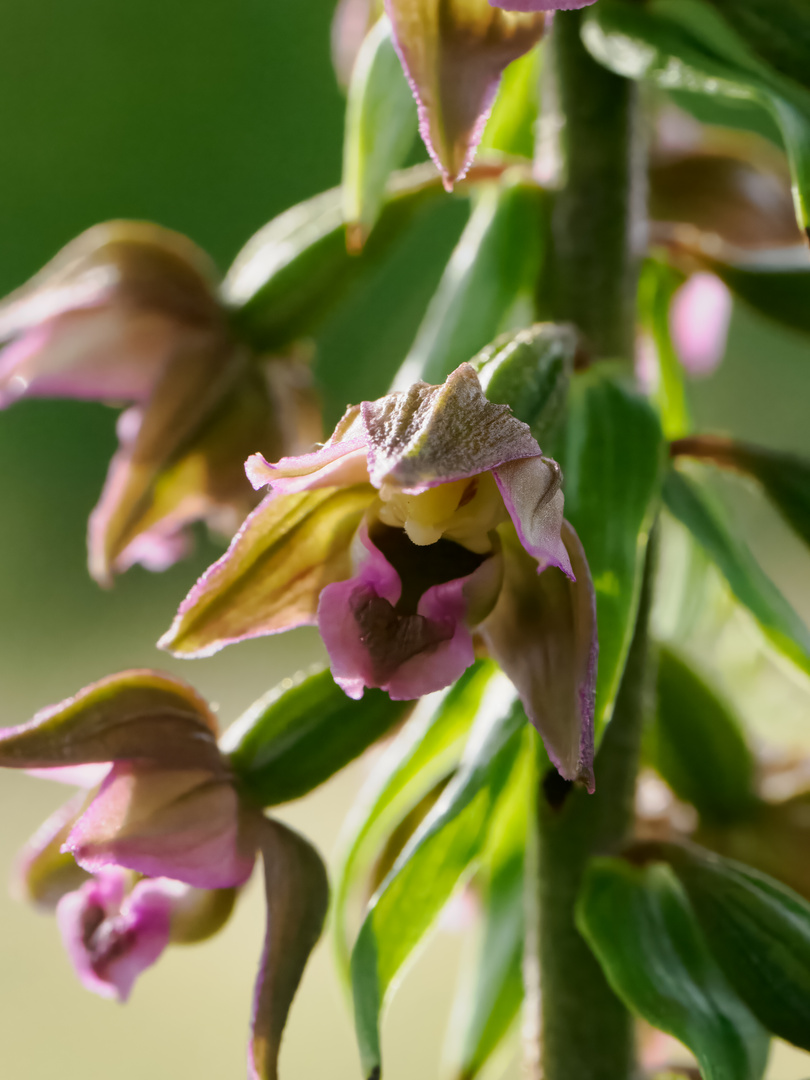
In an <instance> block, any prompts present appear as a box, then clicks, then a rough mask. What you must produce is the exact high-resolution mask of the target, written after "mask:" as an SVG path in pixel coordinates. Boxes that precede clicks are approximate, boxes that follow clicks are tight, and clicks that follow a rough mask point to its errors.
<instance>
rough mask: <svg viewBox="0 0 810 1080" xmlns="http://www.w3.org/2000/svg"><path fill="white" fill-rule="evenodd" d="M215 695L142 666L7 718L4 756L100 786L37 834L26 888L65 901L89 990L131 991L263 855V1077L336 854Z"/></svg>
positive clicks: (259, 1006) (74, 957)
mask: <svg viewBox="0 0 810 1080" xmlns="http://www.w3.org/2000/svg"><path fill="white" fill-rule="evenodd" d="M216 730H217V729H216V722H215V720H214V717H213V715H212V713H211V711H210V709H209V708H208V706H207V704H206V703H205V702H204V701H203V700H202V698H200V697H199V696H198V695H197V694H196V693H195V692H194V690H192V689H191V687H189V686H187V685H186V684H185V683H182V682H181V681H180V680H177V679H173V678H171V677H170V676H167V675H162V674H160V673H159V672H154V671H129V672H123V673H122V674H120V675H115V676H111V677H110V678H108V679H104V680H102V681H101V682H99V683H95V684H93V685H92V686H89V687H86V688H85V689H84V690H82V691H81V692H80V693H79V694H77V695H76V696H75V697H72V698H68V699H67V700H66V701H63V702H61V703H60V704H59V705H55V706H53V707H51V708H49V709H46V710H44V711H42V712H41V713H38V714H37V715H36V716H35V717H34V719H33V720H32V721H30V722H29V723H27V724H23V725H21V726H19V727H15V728H9V729H5V730H3V731H1V732H0V767H8V768H23V769H26V770H28V771H35V772H36V773H37V775H41V776H52V778H53V779H57V780H60V781H63V782H64V781H66V782H74V783H82V784H87V785H88V788H89V789H88V790H85V791H83V792H82V793H81V794H80V795H79V796H77V797H75V798H73V799H72V800H71V801H70V802H69V803H68V804H67V805H66V806H65V807H63V808H62V809H61V810H59V811H58V812H57V813H56V814H54V815H53V816H52V817H51V819H50V820H49V821H47V822H46V823H45V824H44V825H43V826H42V827H41V828H40V829H39V830H38V831H37V833H36V835H35V836H34V837H33V838H32V840H31V841H30V842H29V844H28V845H27V846H26V848H25V850H24V852H23V854H22V857H21V859H20V860H19V863H18V867H17V882H16V883H17V889H18V892H21V893H23V894H24V895H25V896H27V897H28V898H29V899H31V900H33V901H34V902H35V903H36V904H38V906H40V907H44V908H46V909H49V910H54V909H55V911H56V917H57V921H58V924H59V928H60V931H61V934H62V938H63V941H64V944H65V948H66V951H67V953H68V956H69V958H70V960H71V962H72V963H73V966H74V968H75V970H76V972H77V974H78V976H79V979H80V980H81V982H82V984H83V985H84V986H85V987H86V988H87V989H89V990H91V991H93V992H94V993H96V994H99V995H100V996H102V997H105V998H112V999H117V1000H119V1001H126V1000H127V998H128V997H129V995H130V993H131V991H132V988H133V985H134V983H135V981H136V979H137V978H138V976H139V975H140V974H141V973H142V972H143V971H145V970H146V969H147V968H148V967H150V966H151V965H152V964H154V963H155V961H157V960H158V958H159V957H160V956H161V954H162V953H163V951H164V950H165V948H166V947H167V946H168V945H169V944H170V943H179V942H182V943H191V942H195V941H201V940H203V939H205V938H207V937H210V936H211V935H212V934H213V933H215V932H216V931H217V930H219V929H220V928H221V927H222V926H223V925H224V923H225V922H226V921H227V919H228V917H229V916H230V914H231V911H232V909H233V906H234V902H235V899H236V895H237V892H238V890H239V889H240V888H241V887H242V886H243V885H244V884H245V883H246V881H247V880H248V878H249V877H250V875H251V873H252V871H253V866H254V863H255V861H256V857H257V854H259V853H261V855H262V861H263V864H264V870H265V883H266V887H267V903H268V913H269V914H268V930H267V938H266V943H265V951H264V957H263V960H262V963H261V965H260V969H259V976H258V980H257V983H256V991H255V1001H254V1014H253V1025H252V1039H251V1044H250V1054H249V1077H250V1078H251V1080H274V1078H275V1076H276V1065H277V1057H278V1048H279V1041H280V1037H281V1031H282V1029H283V1026H284V1020H285V1019H286V1015H287V1011H288V1009H289V1006H290V1003H291V1000H292V996H293V994H294V992H295V988H296V986H297V984H298V980H299V979H300V976H301V973H302V971H303V966H304V964H305V962H306V958H307V956H308V955H309V952H310V950H311V948H312V946H313V945H314V943H315V941H316V940H317V938H318V936H319V933H320V928H321V924H322V922H323V917H324V914H325V909H326V898H327V892H328V890H327V885H326V877H325V872H324V869H323V865H322V863H321V861H320V859H319V857H318V856H317V854H316V853H315V851H314V850H313V849H312V848H311V847H310V846H309V844H307V843H306V842H305V841H304V840H303V839H302V838H301V837H299V836H297V835H296V834H295V833H293V832H291V830H289V829H287V828H286V827H285V826H283V825H281V824H280V823H278V822H275V821H271V820H270V819H268V818H265V817H264V816H263V815H262V813H261V811H260V810H259V809H258V808H257V807H255V806H253V805H251V804H249V803H248V802H247V801H246V800H245V799H244V798H243V797H242V796H241V795H240V793H239V791H238V790H237V787H236V785H235V781H234V777H233V775H232V772H231V769H230V766H229V763H228V760H227V758H226V757H225V756H224V754H223V753H222V752H221V751H220V749H219V747H218V745H217V738H216Z"/></svg>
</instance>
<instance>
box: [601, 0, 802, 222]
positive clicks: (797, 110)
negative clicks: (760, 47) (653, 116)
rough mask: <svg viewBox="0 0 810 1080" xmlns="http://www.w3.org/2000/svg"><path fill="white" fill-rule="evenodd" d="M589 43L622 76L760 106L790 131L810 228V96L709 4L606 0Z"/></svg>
mask: <svg viewBox="0 0 810 1080" xmlns="http://www.w3.org/2000/svg"><path fill="white" fill-rule="evenodd" d="M583 40H584V42H585V44H586V46H587V47H588V49H589V50H590V51H591V53H592V54H593V56H594V57H595V58H596V59H597V60H598V61H599V62H600V63H602V64H604V65H605V66H606V67H608V68H610V69H611V70H612V71H615V72H616V73H617V74H620V75H624V76H626V77H628V78H632V79H645V80H649V81H651V82H654V83H655V84H656V85H658V86H660V87H661V88H662V89H664V90H670V91H671V90H687V91H691V92H700V93H703V94H706V95H708V96H710V97H714V96H720V97H727V98H730V99H732V100H743V101H751V102H754V103H756V104H758V105H760V106H762V108H764V109H766V110H767V111H768V112H769V113H770V114H771V116H772V117H773V119H774V120H775V121H776V123H777V124H778V126H779V129H780V131H781V133H782V137H783V139H784V141H785V145H786V147H787V151H788V158H789V161H790V166H791V172H792V175H793V184H794V197H795V201H796V213H797V217H798V219H799V223H800V225H801V227H802V228H803V229H806V228H807V227H808V224H810V94H808V92H807V91H806V90H805V89H804V88H803V87H802V86H800V85H799V84H798V83H794V82H792V81H791V80H790V79H787V78H785V77H784V76H783V75H781V74H780V73H779V72H777V71H776V70H775V69H773V68H771V67H769V66H768V65H767V64H764V63H762V61H761V60H760V59H759V58H758V57H757V56H756V54H755V53H753V52H752V51H751V49H750V48H749V47H748V45H747V44H746V42H745V41H744V40H743V39H742V38H740V37H739V36H738V35H737V34H736V33H735V32H734V30H733V29H732V28H731V27H730V26H729V25H728V23H726V22H725V21H724V20H723V18H722V17H721V16H720V15H718V14H717V12H716V11H715V10H714V9H713V8H711V7H710V6H709V5H708V4H706V3H703V2H702V0H676V2H674V3H673V0H653V2H652V3H650V4H649V5H646V6H644V7H641V6H640V5H638V4H635V3H631V2H628V0H600V3H599V4H598V5H597V6H596V7H594V8H593V10H592V11H590V12H589V13H588V16H587V18H586V21H585V23H584V27H583Z"/></svg>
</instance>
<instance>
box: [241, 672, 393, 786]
mask: <svg viewBox="0 0 810 1080" xmlns="http://www.w3.org/2000/svg"><path fill="white" fill-rule="evenodd" d="M285 683H287V684H288V685H285ZM285 683H282V685H281V686H279V687H277V688H276V689H274V690H271V691H270V692H269V693H268V694H266V695H265V696H264V697H263V698H260V699H259V700H258V701H257V702H256V703H255V704H254V705H252V706H251V707H250V708H249V709H248V711H247V712H246V713H245V714H244V715H243V716H241V717H240V718H239V719H238V720H236V721H235V722H234V723H233V724H232V725H231V727H230V728H228V730H227V732H226V733H225V735H224V736H223V737H222V739H221V740H220V749H221V750H223V752H225V753H226V754H227V755H228V760H229V761H230V764H231V766H232V767H233V770H234V772H235V773H236V776H237V778H238V783H239V787H240V790H241V791H242V792H243V793H244V794H245V795H246V796H247V797H248V798H249V799H251V800H252V801H253V802H256V803H258V804H259V805H261V806H276V805H278V804H279V803H283V802H288V801H289V800H290V799H299V798H300V797H301V796H302V795H306V794H307V792H309V791H312V790H313V789H314V788H316V787H318V786H319V785H320V784H322V783H324V781H326V780H328V779H329V777H330V776H333V775H334V774H335V773H336V772H339V771H340V770H341V769H342V768H343V767H344V766H345V765H348V763H349V762H350V761H353V760H354V759H355V758H356V757H358V756H359V755H360V754H362V753H363V751H364V750H366V749H367V748H368V747H369V746H371V744H372V743H374V742H376V741H377V739H379V738H381V737H382V736H383V735H385V733H386V732H387V731H390V729H391V728H392V727H393V726H394V724H397V723H399V722H400V721H401V720H403V719H404V718H405V717H406V716H407V715H408V712H409V711H410V709H411V708H412V703H411V702H409V701H391V699H390V698H389V697H388V695H387V694H385V693H383V691H382V690H366V692H365V694H364V695H363V697H362V698H360V700H359V701H354V700H352V698H349V697H346V695H345V693H344V692H343V691H342V690H341V689H340V687H339V686H337V684H336V683H335V681H334V679H333V678H332V676H331V674H330V673H329V672H328V671H321V672H319V673H318V674H317V675H310V676H309V678H304V679H302V680H300V681H298V682H296V683H295V684H294V685H292V686H290V685H289V680H285Z"/></svg>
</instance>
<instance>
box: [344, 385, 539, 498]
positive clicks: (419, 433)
mask: <svg viewBox="0 0 810 1080" xmlns="http://www.w3.org/2000/svg"><path fill="white" fill-rule="evenodd" d="M361 408H362V416H363V421H364V423H365V427H366V431H367V433H368V469H369V475H370V477H371V482H372V484H374V485H375V487H382V485H383V483H384V482H386V481H388V482H389V483H393V484H396V485H397V486H398V487H399V488H401V489H402V490H404V491H406V492H408V493H412V494H417V493H419V492H422V491H425V490H427V488H430V487H435V486H436V485H437V484H446V483H450V482H451V481H453V480H462V479H464V478H465V477H470V476H475V475H477V474H478V473H483V472H489V470H491V469H494V468H496V467H497V466H499V465H503V464H504V463H505V462H508V461H516V460H517V459H519V458H530V457H539V456H540V447H539V446H538V445H537V441H536V439H535V438H534V437H533V436H532V433H531V431H530V430H529V426H528V424H524V423H522V422H521V421H520V420H517V419H516V418H515V417H514V416H513V415H512V411H511V409H510V408H509V407H508V406H507V405H496V404H494V403H493V402H491V401H487V399H486V398H485V397H484V394H483V392H482V390H481V385H480V383H479V382H478V376H477V375H476V373H475V369H474V368H473V367H472V365H471V364H461V366H460V367H458V368H456V370H455V371H454V372H453V373H452V374H451V375H449V376H448V377H447V379H446V381H445V382H444V383H442V384H441V385H440V386H429V385H428V384H427V383H423V382H419V383H415V384H414V385H413V386H412V387H410V389H408V390H405V391H402V392H398V393H393V394H387V395H386V396H385V397H383V398H380V399H379V400H378V401H367V402H364V403H363V405H362V406H361Z"/></svg>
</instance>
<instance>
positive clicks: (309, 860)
mask: <svg viewBox="0 0 810 1080" xmlns="http://www.w3.org/2000/svg"><path fill="white" fill-rule="evenodd" d="M260 846H261V851H262V861H263V862H264V882H265V893H266V896H267V933H266V936H265V942H264V951H263V953H262V959H261V963H260V966H259V976H258V979H257V980H256V989H255V993H254V998H253V1016H252V1021H251V1040H250V1052H249V1065H250V1075H251V1078H252V1080H277V1077H278V1052H279V1047H280V1045H281V1036H282V1033H283V1031H284V1026H285V1024H286V1022H287V1014H288V1013H289V1011H290V1005H291V1004H292V1000H293V997H294V996H295V992H296V990H297V989H298V984H299V983H300V981H301V976H302V975H303V973H304V967H305V966H306V963H307V960H308V959H309V954H310V953H311V952H312V950H313V948H314V947H315V943H316V942H317V940H318V938H319V937H320V935H321V928H322V926H323V920H324V918H325V916H326V908H327V905H328V902H329V883H328V881H327V877H326V868H325V867H324V865H323V862H322V860H321V857H320V856H319V855H318V853H317V851H316V850H315V848H313V847H312V845H311V844H309V843H308V842H307V841H306V840H305V839H304V838H303V837H302V836H299V835H298V833H296V832H293V830H292V829H288V828H287V827H286V826H285V825H282V824H281V822H279V821H271V820H269V819H263V820H262V834H261V838H260Z"/></svg>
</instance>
